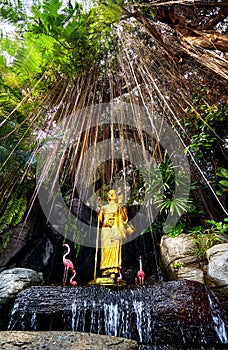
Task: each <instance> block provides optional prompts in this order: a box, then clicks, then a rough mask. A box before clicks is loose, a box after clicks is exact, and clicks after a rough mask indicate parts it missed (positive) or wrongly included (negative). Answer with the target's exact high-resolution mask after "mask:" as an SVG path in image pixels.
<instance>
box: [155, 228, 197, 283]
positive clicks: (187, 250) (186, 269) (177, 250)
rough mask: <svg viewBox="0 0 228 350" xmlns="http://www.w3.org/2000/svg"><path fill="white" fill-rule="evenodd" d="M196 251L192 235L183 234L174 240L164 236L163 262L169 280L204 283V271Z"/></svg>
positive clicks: (162, 240) (162, 247)
mask: <svg viewBox="0 0 228 350" xmlns="http://www.w3.org/2000/svg"><path fill="white" fill-rule="evenodd" d="M196 249H197V245H196V243H195V242H194V240H193V236H192V235H189V234H184V233H182V234H180V235H179V236H177V237H174V238H173V237H169V236H167V235H164V236H162V238H161V243H160V253H161V262H162V265H163V268H164V271H165V274H166V275H167V277H168V278H169V279H171V280H178V279H187V280H191V281H197V282H200V283H204V271H203V269H202V268H201V267H200V266H199V261H198V258H197V256H196V254H195V253H196Z"/></svg>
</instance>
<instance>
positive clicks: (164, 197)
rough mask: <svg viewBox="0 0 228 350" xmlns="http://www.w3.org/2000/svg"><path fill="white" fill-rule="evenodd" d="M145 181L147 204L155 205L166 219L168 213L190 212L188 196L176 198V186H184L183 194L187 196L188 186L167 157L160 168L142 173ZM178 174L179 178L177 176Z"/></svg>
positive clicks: (151, 168)
mask: <svg viewBox="0 0 228 350" xmlns="http://www.w3.org/2000/svg"><path fill="white" fill-rule="evenodd" d="M141 173H142V175H143V176H144V178H146V179H147V180H146V181H145V184H144V187H145V204H146V205H147V206H150V205H155V206H156V207H157V208H159V210H160V214H161V215H162V216H163V217H164V218H165V216H166V215H167V214H168V213H171V215H173V216H174V215H181V213H182V212H186V211H187V210H188V207H189V205H190V204H191V200H190V199H186V198H187V197H188V196H187V192H186V196H183V197H177V198H175V196H174V194H175V189H176V186H179V185H181V186H182V193H183V195H184V194H185V190H186V191H187V190H188V189H187V188H186V184H185V181H184V178H183V176H181V167H180V169H175V171H174V166H173V164H172V162H171V161H170V160H169V158H168V157H167V155H166V154H165V155H164V158H163V160H162V161H161V163H160V164H159V166H151V167H150V169H146V170H142V171H141ZM177 174H178V176H177Z"/></svg>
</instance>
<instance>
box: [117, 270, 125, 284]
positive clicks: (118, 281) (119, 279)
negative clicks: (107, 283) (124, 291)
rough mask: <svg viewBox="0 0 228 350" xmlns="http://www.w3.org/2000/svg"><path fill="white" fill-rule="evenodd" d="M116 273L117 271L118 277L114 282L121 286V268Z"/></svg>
mask: <svg viewBox="0 0 228 350" xmlns="http://www.w3.org/2000/svg"><path fill="white" fill-rule="evenodd" d="M118 271H119V276H118V277H117V279H116V282H117V283H118V284H119V285H120V284H122V281H123V278H122V273H121V266H119V267H118Z"/></svg>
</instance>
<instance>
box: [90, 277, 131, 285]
mask: <svg viewBox="0 0 228 350" xmlns="http://www.w3.org/2000/svg"><path fill="white" fill-rule="evenodd" d="M88 284H89V285H91V284H100V285H102V286H126V284H127V283H126V281H123V280H122V281H121V282H119V283H118V282H117V281H116V280H115V278H112V277H98V278H96V279H95V280H93V281H90V282H89V283H88Z"/></svg>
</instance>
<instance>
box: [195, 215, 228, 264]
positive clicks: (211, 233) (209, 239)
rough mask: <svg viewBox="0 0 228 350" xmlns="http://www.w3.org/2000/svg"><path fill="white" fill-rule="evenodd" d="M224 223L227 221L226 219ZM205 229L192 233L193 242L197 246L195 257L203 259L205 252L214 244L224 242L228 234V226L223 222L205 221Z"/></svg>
mask: <svg viewBox="0 0 228 350" xmlns="http://www.w3.org/2000/svg"><path fill="white" fill-rule="evenodd" d="M224 221H227V220H226V219H225V220H224ZM206 223H207V228H205V229H204V230H202V228H201V231H200V232H199V231H196V232H194V231H193V232H192V233H194V236H195V237H194V242H195V243H196V244H197V246H198V248H197V249H196V255H197V256H198V257H199V258H202V259H204V258H205V257H206V251H207V250H208V249H209V248H211V247H212V246H214V245H216V244H220V243H222V242H224V240H225V236H224V234H226V233H227V232H228V224H226V223H225V222H216V221H214V220H206Z"/></svg>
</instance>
